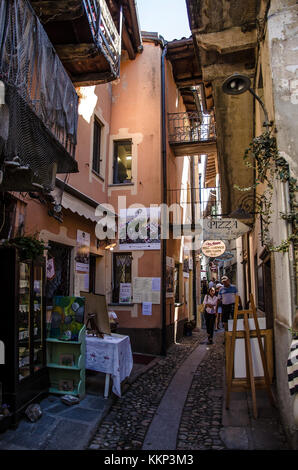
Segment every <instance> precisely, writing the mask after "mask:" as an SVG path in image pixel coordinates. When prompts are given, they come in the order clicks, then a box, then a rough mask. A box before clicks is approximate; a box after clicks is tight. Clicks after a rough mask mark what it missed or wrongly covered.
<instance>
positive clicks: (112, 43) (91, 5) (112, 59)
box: [83, 0, 122, 78]
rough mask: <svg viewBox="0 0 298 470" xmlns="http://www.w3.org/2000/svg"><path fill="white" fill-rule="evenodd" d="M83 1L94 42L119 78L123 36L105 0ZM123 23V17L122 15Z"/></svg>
mask: <svg viewBox="0 0 298 470" xmlns="http://www.w3.org/2000/svg"><path fill="white" fill-rule="evenodd" d="M83 3H84V8H85V11H86V14H87V17H88V21H89V24H90V28H91V31H92V36H93V40H94V43H95V44H96V45H97V46H98V47H99V48H100V49H101V50H102V53H103V54H104V56H105V57H106V59H107V61H108V62H109V63H110V64H111V69H112V72H113V73H114V75H115V78H117V77H118V76H119V68H120V58H121V36H120V34H119V32H118V31H117V29H116V26H115V23H114V21H113V18H112V16H111V13H110V10H109V9H108V7H107V4H106V2H105V0H83ZM120 16H122V14H121V15H120ZM121 24H122V18H121V17H120V25H121Z"/></svg>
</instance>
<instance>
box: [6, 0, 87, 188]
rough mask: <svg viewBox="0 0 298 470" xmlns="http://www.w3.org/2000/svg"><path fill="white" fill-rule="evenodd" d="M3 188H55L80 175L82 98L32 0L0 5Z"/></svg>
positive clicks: (15, 0) (17, 0)
mask: <svg viewBox="0 0 298 470" xmlns="http://www.w3.org/2000/svg"><path fill="white" fill-rule="evenodd" d="M0 43H1V44H2V47H1V50H0V92H1V93H0V95H1V100H0V190H1V191H38V190H51V188H52V187H53V186H54V181H55V174H56V172H57V173H71V172H77V171H78V169H77V162H76V161H75V159H74V156H75V147H76V134H77V120H78V110H77V107H78V97H77V94H76V92H75V89H74V87H73V84H72V82H71V80H70V79H69V77H68V75H67V73H66V71H65V69H64V67H63V65H62V64H61V62H60V60H59V58H58V56H57V54H56V52H55V50H54V48H53V46H52V44H51V43H50V41H49V39H48V37H47V35H46V33H45V31H44V29H43V27H42V25H41V23H40V22H39V20H38V18H37V17H36V15H35V13H34V11H33V10H32V8H31V6H30V4H28V3H27V1H26V0H12V1H9V2H1V3H0Z"/></svg>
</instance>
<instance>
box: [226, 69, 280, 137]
mask: <svg viewBox="0 0 298 470" xmlns="http://www.w3.org/2000/svg"><path fill="white" fill-rule="evenodd" d="M222 90H223V92H224V93H226V94H227V95H241V94H242V93H245V92H246V91H249V92H250V93H251V94H252V95H253V97H254V98H255V99H256V100H257V101H258V102H259V103H260V105H261V107H262V109H263V111H264V116H265V121H264V123H263V127H266V130H267V131H269V127H270V126H271V125H272V123H271V122H270V121H269V117H268V113H267V110H266V108H265V106H264V103H263V102H262V100H261V98H260V97H259V96H258V95H257V94H256V93H255V92H254V91H253V90H252V88H251V83H250V78H249V77H247V75H242V74H240V73H234V74H233V75H231V76H230V77H228V78H227V79H226V80H225V81H224V83H223V85H222Z"/></svg>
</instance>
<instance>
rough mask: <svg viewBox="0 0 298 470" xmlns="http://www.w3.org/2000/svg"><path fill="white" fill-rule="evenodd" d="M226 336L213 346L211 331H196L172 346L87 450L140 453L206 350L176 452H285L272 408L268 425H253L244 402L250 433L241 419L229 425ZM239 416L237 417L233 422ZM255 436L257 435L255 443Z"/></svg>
mask: <svg viewBox="0 0 298 470" xmlns="http://www.w3.org/2000/svg"><path fill="white" fill-rule="evenodd" d="M223 336H224V333H223V330H220V331H217V332H215V335H214V338H213V339H214V343H213V344H212V345H208V344H207V341H206V331H205V330H200V331H194V332H193V334H192V336H190V337H183V338H182V339H181V343H178V344H175V345H173V346H172V347H171V348H170V349H169V351H168V354H167V356H166V357H165V358H161V359H160V360H159V361H158V362H157V363H156V364H155V365H154V366H153V367H152V368H151V369H149V370H148V371H147V372H145V373H144V374H142V375H140V376H139V377H138V378H137V379H136V380H135V382H133V383H132V385H131V386H130V387H129V389H128V391H127V392H126V393H124V395H123V396H122V398H116V400H115V402H114V403H113V405H112V406H111V408H110V411H109V413H108V414H107V416H106V417H105V418H104V419H103V421H102V422H101V424H100V425H99V427H98V429H97V432H96V433H95V435H94V437H93V438H92V440H91V441H90V443H89V446H88V447H87V448H88V449H94V450H103V449H104V450H137V449H139V450H140V449H141V448H142V446H143V443H144V439H145V436H146V433H147V431H148V429H149V426H150V424H151V421H152V420H153V417H154V415H155V413H156V411H157V408H158V406H159V404H160V401H161V399H162V397H163V395H164V393H165V391H166V390H167V387H168V386H169V384H170V382H171V380H172V378H173V376H174V375H175V373H176V372H177V370H178V368H179V367H180V366H181V365H182V363H183V362H184V361H185V360H186V358H187V357H188V356H189V355H190V354H191V352H192V351H193V350H194V349H195V348H196V347H197V346H198V345H199V344H202V345H205V347H206V355H205V356H204V358H203V360H202V361H201V362H200V363H199V365H198V367H197V369H196V371H195V373H194V375H193V380H192V384H191V386H190V388H189V391H188V395H187V398H186V401H185V404H184V408H183V412H182V416H181V421H180V427H179V431H178V436H177V444H176V450H180V451H181V450H226V449H243V448H245V449H251V450H252V449H271V448H272V449H286V448H287V447H286V444H285V440H284V437H283V435H282V434H283V433H282V430H281V429H280V430H279V429H278V427H279V426H278V425H277V423H278V419H277V418H276V419H275V420H274V419H273V420H272V419H271V413H272V410H271V409H268V413H269V414H268V417H266V412H267V411H266V410H267V408H266V410H265V409H264V413H265V418H266V419H265V420H264V419H263V420H262V419H259V420H257V421H255V422H253V421H252V422H251V419H250V417H249V415H250V412H249V410H248V409H247V408H246V407H247V401H246V400H245V401H244V402H243V403H244V405H243V413H244V416H245V417H246V419H247V420H248V421H247V426H248V427H247V428H246V427H238V426H239V420H238V419H237V413H236V424H233V425H231V424H228V425H227V424H225V423H224V419H223V406H224V403H223V400H224V390H225V384H224V360H225V359H224V345H223ZM239 403H240V402H239ZM234 405H236V403H234ZM264 413H263V414H264ZM234 414H235V413H234V411H233V413H232V416H234ZM260 414H262V410H260ZM267 418H268V419H267ZM269 418H270V419H269ZM275 421H276V422H275ZM271 422H272V425H271V424H270V423H271ZM252 423H253V424H252ZM268 423H269V424H268ZM264 424H265V427H264V429H263V425H264ZM226 426H229V427H226ZM230 426H232V427H230ZM233 426H236V427H233ZM268 426H269V427H268ZM271 427H272V429H271ZM275 428H276V429H275ZM275 430H276V433H275V434H276V436H275V434H274V432H275ZM273 431H274V432H273ZM235 433H236V434H235ZM251 433H253V434H256V439H253V437H252V436H251ZM241 436H242V437H241ZM243 436H244V437H245V439H246V440H247V443H246V442H245V444H246V447H243V445H244V443H243V439H244V438H243ZM223 439H225V440H224V441H223ZM245 439H244V440H245ZM227 446H228V447H227Z"/></svg>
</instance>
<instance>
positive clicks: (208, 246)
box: [202, 240, 226, 258]
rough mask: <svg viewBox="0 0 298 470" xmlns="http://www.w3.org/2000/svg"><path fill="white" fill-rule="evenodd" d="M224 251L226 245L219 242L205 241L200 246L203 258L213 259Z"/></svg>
mask: <svg viewBox="0 0 298 470" xmlns="http://www.w3.org/2000/svg"><path fill="white" fill-rule="evenodd" d="M225 251H226V245H225V244H224V242H223V241H221V240H206V241H205V242H204V243H203V245H202V252H203V253H204V255H205V256H209V257H210V258H215V257H216V256H220V255H222V254H223V253H224V252H225Z"/></svg>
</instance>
